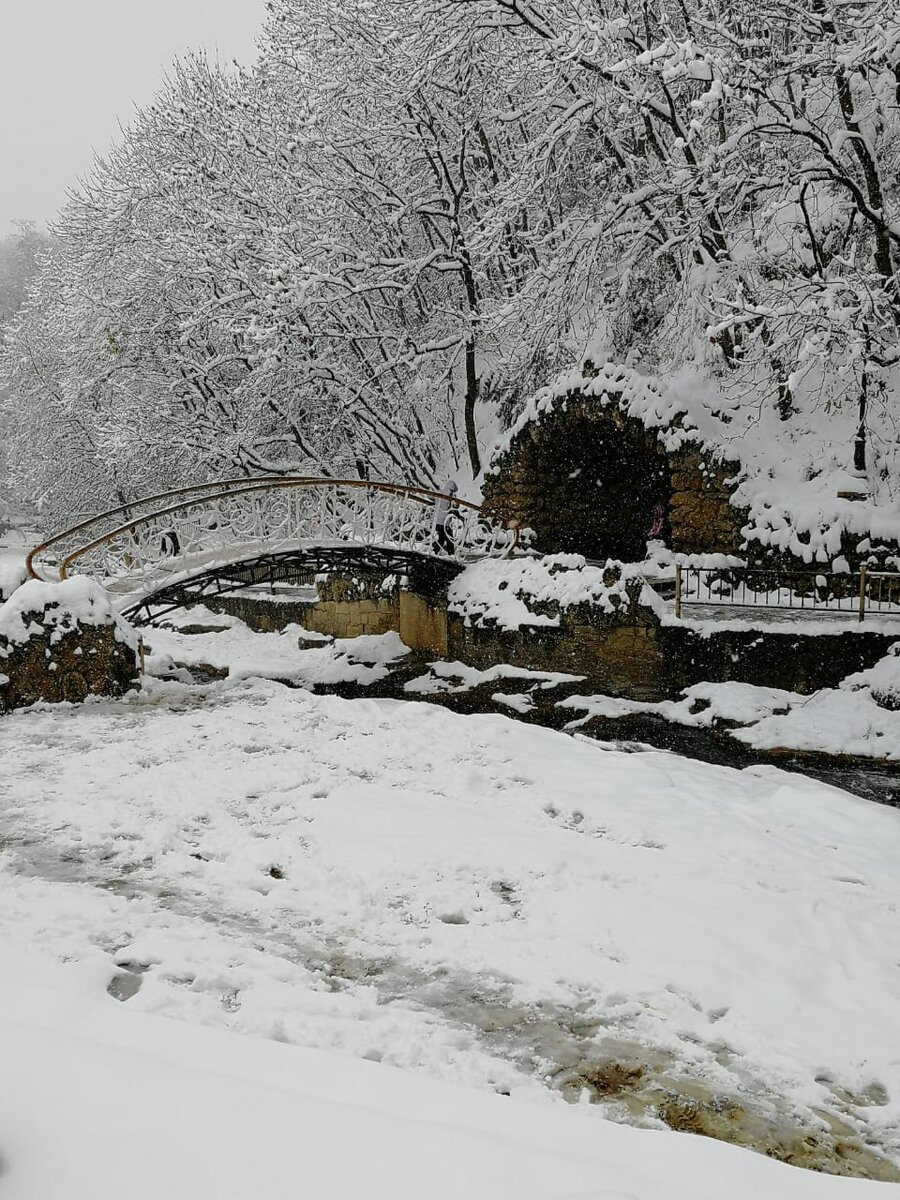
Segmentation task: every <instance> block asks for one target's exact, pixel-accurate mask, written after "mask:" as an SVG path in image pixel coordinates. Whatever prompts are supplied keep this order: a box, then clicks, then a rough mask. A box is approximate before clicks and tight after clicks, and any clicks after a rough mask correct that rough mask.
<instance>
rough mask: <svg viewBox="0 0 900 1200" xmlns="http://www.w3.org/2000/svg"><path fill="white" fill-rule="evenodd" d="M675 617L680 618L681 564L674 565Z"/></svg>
mask: <svg viewBox="0 0 900 1200" xmlns="http://www.w3.org/2000/svg"><path fill="white" fill-rule="evenodd" d="M675 616H676V617H678V618H680V617H681V563H676V564H675Z"/></svg>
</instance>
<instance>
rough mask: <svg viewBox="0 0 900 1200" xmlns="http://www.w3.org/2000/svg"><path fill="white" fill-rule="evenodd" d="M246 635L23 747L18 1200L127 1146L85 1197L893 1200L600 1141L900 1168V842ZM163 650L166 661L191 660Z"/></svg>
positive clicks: (7, 739) (379, 648) (804, 783)
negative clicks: (317, 679) (315, 674)
mask: <svg viewBox="0 0 900 1200" xmlns="http://www.w3.org/2000/svg"><path fill="white" fill-rule="evenodd" d="M223 624H230V628H229V629H226V630H224V631H223V632H220V633H208V634H202V635H196V641H195V644H196V645H198V646H199V647H200V648H199V649H198V650H197V651H195V653H196V654H197V655H198V656H199V655H200V650H201V649H202V652H203V653H202V657H203V659H205V660H206V661H208V662H209V661H211V658H212V656H213V646H214V645H215V644H216V643H217V642H218V646H219V650H218V651H217V652H216V653H218V655H219V657H220V659H221V660H222V661H226V662H229V663H230V664H231V665H233V666H235V667H237V671H236V674H235V675H234V676H232V677H230V678H229V679H226V680H223V681H221V682H215V683H211V684H208V685H203V686H197V685H191V684H188V683H182V682H179V681H177V680H174V681H173V680H161V679H152V678H151V679H147V680H146V681H145V686H144V688H143V690H142V691H141V693H140V694H136V695H134V696H132V697H129V698H127V699H125V700H123V701H117V702H109V701H98V702H95V703H91V704H88V705H85V706H82V707H79V708H72V707H69V706H57V707H55V708H44V709H35V710H30V711H25V712H18V713H15V714H12V715H9V716H7V717H5V718H4V719H3V721H2V723H0V761H2V763H3V772H2V775H0V848H2V850H0V897H2V899H0V955H2V956H3V964H2V966H0V975H2V979H3V981H4V993H3V994H4V999H3V1013H4V1022H3V1026H4V1035H3V1036H4V1043H5V1049H4V1051H3V1055H4V1057H3V1061H4V1063H5V1064H6V1065H5V1067H4V1078H5V1080H6V1081H7V1082H8V1081H9V1080H13V1084H12V1086H11V1087H10V1086H7V1087H6V1088H5V1089H2V1091H3V1092H5V1095H4V1099H3V1102H4V1104H5V1106H6V1111H4V1112H3V1113H2V1115H0V1159H2V1160H4V1161H5V1163H6V1167H7V1175H6V1176H3V1177H0V1185H5V1187H6V1189H7V1190H6V1191H5V1192H4V1196H6V1195H7V1194H8V1195H9V1196H10V1197H13V1198H14V1200H31V1198H32V1197H40V1200H46V1198H48V1197H52V1196H55V1195H66V1196H67V1197H77V1196H79V1195H80V1194H82V1193H81V1192H79V1191H78V1190H77V1187H80V1186H81V1183H80V1182H78V1181H79V1180H81V1179H83V1178H86V1177H87V1174H88V1172H89V1171H90V1170H91V1169H93V1170H94V1171H95V1172H96V1169H97V1160H98V1156H99V1155H101V1154H102V1155H103V1157H104V1159H105V1162H106V1166H104V1170H107V1169H108V1170H109V1178H110V1186H109V1188H108V1190H107V1191H106V1192H102V1191H101V1192H100V1193H97V1192H96V1191H95V1192H93V1193H90V1194H92V1195H97V1194H99V1195H101V1196H103V1195H110V1196H116V1197H123V1196H125V1197H132V1196H133V1197H134V1198H135V1200H144V1198H145V1197H149V1196H153V1197H157V1196H162V1195H165V1196H166V1197H170V1196H180V1195H182V1194H184V1195H192V1196H196V1195H204V1194H209V1195H222V1196H231V1195H235V1196H237V1195H246V1194H248V1187H250V1185H249V1184H248V1183H247V1180H248V1178H249V1176H248V1174H247V1172H248V1171H249V1172H251V1174H252V1178H253V1180H254V1185H253V1186H254V1188H255V1190H256V1191H258V1193H259V1194H266V1195H272V1196H282V1195H285V1196H286V1195H289V1194H293V1190H292V1189H294V1188H296V1187H298V1186H304V1187H307V1188H308V1190H309V1192H310V1194H318V1192H319V1191H322V1192H324V1193H327V1194H329V1195H335V1196H345V1195H346V1196H350V1195H351V1194H354V1195H355V1194H357V1193H358V1192H359V1190H360V1188H361V1186H362V1184H361V1183H360V1178H361V1177H362V1178H365V1179H367V1180H368V1181H369V1194H371V1195H373V1196H375V1197H377V1196H379V1195H381V1194H384V1195H388V1194H390V1195H392V1196H405V1195H410V1196H412V1195H416V1196H426V1195H427V1196H429V1197H430V1196H438V1197H440V1196H444V1195H446V1196H451V1195H452V1196H481V1195H484V1196H488V1195H490V1196H492V1197H497V1196H500V1197H505V1196H509V1197H513V1196H516V1197H522V1196H524V1197H528V1196H532V1195H534V1196H542V1197H556V1198H560V1200H561V1198H562V1197H567V1198H569V1197H574V1196H578V1197H579V1198H582V1200H611V1198H612V1197H616V1198H617V1200H620V1198H623V1197H630V1198H633V1200H651V1198H652V1200H656V1197H662V1196H663V1195H664V1196H666V1197H673V1196H681V1195H684V1196H685V1197H687V1196H690V1197H692V1198H700V1197H707V1196H708V1197H710V1200H712V1197H716V1198H717V1200H718V1197H721V1196H722V1195H725V1194H727V1195H729V1196H735V1197H740V1196H743V1195H744V1194H746V1195H747V1196H748V1197H749V1196H751V1195H754V1196H757V1195H765V1194H768V1195H778V1196H785V1197H792V1196H798V1197H799V1196H806V1195H810V1196H812V1195H816V1196H819V1195H828V1194H831V1193H832V1192H833V1193H834V1194H835V1195H847V1196H852V1195H855V1194H857V1193H858V1192H862V1190H866V1192H867V1193H868V1192H869V1191H870V1190H871V1189H872V1188H874V1186H875V1185H873V1184H865V1183H862V1184H860V1183H855V1182H853V1181H848V1180H838V1181H836V1180H829V1179H825V1178H824V1177H822V1176H817V1175H813V1174H810V1173H806V1172H800V1171H791V1170H789V1169H787V1168H783V1167H779V1166H777V1165H774V1164H771V1163H769V1162H767V1161H766V1160H764V1159H763V1158H762V1157H761V1156H747V1155H744V1156H743V1157H742V1156H741V1154H740V1153H739V1152H738V1151H733V1150H729V1149H727V1148H724V1147H722V1146H720V1145H717V1144H715V1143H714V1142H712V1141H710V1140H709V1139H699V1138H685V1137H682V1138H678V1137H675V1135H673V1134H669V1133H665V1132H658V1131H643V1132H636V1131H633V1130H628V1129H616V1128H612V1127H610V1125H609V1124H608V1122H606V1121H605V1120H604V1119H603V1118H604V1117H613V1118H615V1119H616V1120H618V1121H632V1122H637V1123H639V1124H644V1125H649V1126H654V1125H655V1126H657V1127H658V1129H661V1128H662V1127H663V1126H664V1125H665V1124H668V1125H670V1126H672V1127H674V1128H681V1129H694V1130H703V1131H706V1132H711V1133H714V1134H715V1135H716V1136H720V1137H724V1138H730V1139H731V1140H733V1141H736V1142H738V1143H743V1144H753V1145H756V1146H759V1147H760V1148H762V1149H765V1150H768V1151H769V1152H770V1153H774V1154H777V1155H780V1156H781V1157H784V1158H788V1159H790V1160H792V1161H796V1162H801V1163H807V1164H810V1165H819V1166H825V1167H826V1168H829V1169H833V1170H849V1171H851V1172H854V1171H855V1172H871V1173H875V1174H878V1173H879V1172H880V1173H882V1174H884V1173H888V1174H889V1173H890V1168H889V1167H887V1166H884V1165H880V1164H883V1161H884V1160H883V1158H882V1156H886V1157H887V1158H890V1159H892V1160H893V1161H894V1163H898V1164H900V1134H898V1118H900V1059H898V1056H897V1053H896V1045H895V1042H896V1038H895V1036H894V1033H893V1031H895V1030H896V1029H898V1028H900V975H898V969H897V934H896V929H897V914H898V908H900V881H898V876H897V871H896V864H897V861H898V859H900V812H897V811H894V810H890V809H885V808H881V807H878V806H875V805H872V804H869V803H867V802H865V801H861V800H856V799H854V798H852V797H850V796H848V795H846V794H845V793H842V792H840V791H838V790H836V789H833V788H829V787H827V786H824V785H821V784H818V783H815V782H812V781H809V780H806V779H803V778H799V777H797V776H789V775H785V774H782V773H780V772H778V771H776V770H773V769H769V768H754V769H752V770H748V771H744V772H737V771H733V770H728V769H725V768H719V767H712V766H708V765H705V764H701V763H696V762H691V761H689V760H686V759H681V758H678V757H676V756H673V755H667V754H663V753H655V752H654V753H645V754H639V755H629V754H624V753H620V752H616V751H610V750H606V749H603V748H602V747H600V746H598V745H596V744H594V743H591V742H588V741H586V740H581V739H579V738H577V737H569V736H565V735H563V734H557V733H553V732H550V731H546V730H541V729H537V728H534V727H525V726H522V725H520V724H517V723H516V722H514V721H512V720H508V719H505V718H502V717H460V716H456V715H453V714H451V713H448V712H446V711H444V710H442V709H439V708H436V707H433V706H429V705H427V704H421V703H416V702H406V703H404V702H391V701H374V700H356V701H344V700H340V699H338V698H336V697H330V696H314V695H312V694H310V693H309V692H308V691H304V690H300V689H295V688H289V687H286V686H284V685H283V684H281V683H277V682H274V681H271V680H265V679H260V678H254V677H253V667H254V660H255V661H256V667H257V670H262V671H263V673H265V667H266V666H271V665H272V663H273V662H274V661H275V658H274V655H275V648H276V647H279V646H280V650H281V655H282V657H281V660H280V665H281V667H282V668H284V666H285V658H286V657H287V642H286V639H285V638H284V637H281V638H279V637H278V636H277V635H249V634H248V633H247V631H246V630H243V631H242V630H241V629H239V628H237V627H235V626H234V624H233V623H228V622H223ZM150 638H151V639H152V641H153V649H154V655H153V656H152V658H151V662H154V661H155V663H156V665H157V666H160V665H161V664H163V665H164V663H165V661H166V655H167V654H169V653H171V652H172V651H173V650H175V649H177V647H178V645H179V643H180V645H181V646H182V648H184V647H185V646H186V645H187V643H188V642H190V641H194V638H192V637H190V636H189V635H185V634H177V633H170V634H162V633H161V632H158V631H154V632H152V633H151V634H150ZM166 638H168V639H169V640H168V642H166ZM256 638H263V639H266V638H267V639H268V641H257V640H256ZM295 646H296V643H295ZM266 647H268V649H266ZM396 651H397V646H396V645H395V644H394V642H393V641H392V640H391V639H386V640H385V641H384V643H378V644H373V645H372V646H370V647H369V648H368V651H367V653H365V654H362V652H361V651H360V657H361V658H362V659H365V660H367V663H366V662H364V663H363V666H364V667H365V669H367V670H377V669H378V661H379V659H380V660H381V661H383V660H384V659H389V658H390V657H391V656H392V655H393V654H394V653H396ZM263 652H265V653H267V654H270V655H271V656H272V658H271V660H270V661H269V662H268V663H267V662H265V661H264V658H263ZM294 654H295V655H296V659H297V663H296V673H297V677H298V678H299V677H302V674H303V670H304V668H302V666H301V662H302V660H304V658H305V661H307V662H309V663H310V664H312V662H313V660H315V661H316V662H318V663H319V666H318V667H317V668H316V669H317V670H321V671H326V663H327V662H328V661H330V662H331V663H332V664H334V663H335V662H337V661H339V660H342V661H343V662H344V667H345V668H346V669H347V671H348V673H349V674H352V671H353V670H357V671H358V670H359V669H361V668H360V665H359V662H358V661H356V662H354V660H353V656H352V655H350V654H349V653H348V650H347V647H346V646H341V645H338V646H337V647H336V648H329V647H317V648H313V649H306V650H299V649H295V650H294ZM309 656H312V658H310V657H309ZM316 656H318V658H317V657H316ZM319 660H321V661H319ZM372 663H374V664H375V666H374V667H373V666H371V665H367V664H372ZM287 665H288V669H289V670H290V663H288V664H287ZM309 669H310V668H306V670H309ZM342 669H343V668H342ZM32 956H34V961H33V960H32ZM44 960H47V963H45V962H44ZM51 960H56V963H59V962H65V963H66V964H67V965H66V966H65V967H59V966H56V965H52V967H51V965H48V964H50V963H51ZM35 972H37V976H39V978H38V979H37V982H36V983H35V984H34V985H33V986H32V981H31V976H32V975H33V974H34V973H35ZM26 985H27V986H26ZM107 989H109V991H108V992H107ZM113 997H115V998H118V1000H121V1001H124V1003H121V1004H119V1003H117V999H115V998H113ZM163 1017H169V1018H177V1020H178V1021H179V1022H181V1023H182V1024H181V1025H177V1024H176V1025H172V1024H170V1023H167V1022H164V1021H161V1020H160V1018H163ZM198 1026H204V1027H207V1028H206V1029H204V1030H200V1029H198V1028H197V1027H198ZM210 1027H211V1028H210ZM215 1030H218V1031H220V1032H219V1033H216V1032H215ZM221 1031H231V1032H233V1033H237V1034H243V1035H245V1036H246V1038H247V1039H248V1040H244V1039H241V1038H231V1039H229V1038H228V1037H226V1036H225V1034H224V1032H221ZM249 1039H262V1040H249ZM285 1043H287V1045H285ZM362 1060H370V1061H369V1062H363V1061H362ZM374 1063H377V1064H380V1065H379V1066H375V1065H373V1064H374ZM9 1064H12V1065H11V1066H10V1065H9ZM398 1068H399V1070H398ZM66 1080H69V1081H71V1088H69V1087H67V1085H66V1083H65V1081H66ZM494 1093H500V1095H494ZM162 1097H169V1098H172V1097H174V1098H176V1100H177V1098H178V1097H183V1099H181V1100H177V1102H176V1100H173V1101H172V1104H171V1105H167V1102H166V1101H165V1100H163V1099H162ZM566 1099H568V1100H578V1099H581V1100H582V1101H583V1102H584V1103H585V1105H586V1106H587V1107H585V1108H584V1109H582V1108H580V1107H579V1106H577V1105H576V1106H575V1107H572V1106H570V1105H567V1104H566V1103H565V1100H566ZM591 1102H593V1103H591ZM10 1110H12V1111H10ZM243 1114H246V1117H247V1124H246V1132H245V1133H244V1132H242V1131H241V1125H240V1120H239V1119H238V1116H239V1115H243ZM422 1126H424V1128H422ZM291 1128H293V1129H295V1130H297V1129H300V1128H303V1129H304V1130H307V1129H308V1130H311V1131H313V1132H310V1133H309V1137H308V1139H307V1135H306V1133H304V1134H303V1135H302V1139H301V1140H295V1141H292V1140H291V1137H290V1136H289V1133H288V1130H290V1129H291ZM107 1130H109V1131H110V1132H109V1133H107V1132H106V1131H107ZM266 1131H268V1132H266ZM98 1138H99V1139H102V1140H103V1142H104V1145H105V1144H106V1142H107V1141H108V1142H109V1144H110V1145H109V1146H107V1147H106V1149H105V1150H97V1151H96V1153H95V1152H94V1151H92V1150H91V1146H92V1145H94V1146H96V1144H97V1141H98ZM119 1138H121V1141H120V1142H118V1141H117V1139H119ZM295 1138H297V1139H300V1138H301V1135H299V1134H296V1135H295ZM92 1139H93V1141H92ZM161 1139H164V1140H168V1139H171V1145H172V1147H173V1150H172V1158H171V1161H170V1159H169V1158H168V1157H166V1156H165V1155H163V1156H162V1161H160V1157H161V1156H160V1155H159V1154H158V1153H155V1152H154V1147H155V1146H157V1145H158V1144H159V1143H160V1140H161ZM242 1139H243V1141H242ZM309 1141H311V1142H313V1143H314V1145H313V1146H312V1147H311V1148H309ZM357 1141H358V1142H359V1145H360V1147H362V1148H361V1149H360V1150H359V1151H358V1152H357V1153H355V1154H351V1155H349V1156H348V1155H347V1154H346V1152H345V1150H346V1147H347V1146H348V1145H350V1146H354V1147H355V1146H356V1143H357ZM48 1144H50V1145H57V1144H58V1145H59V1147H60V1149H59V1153H58V1154H55V1155H42V1153H41V1150H40V1147H41V1146H43V1145H48ZM402 1145H408V1146H409V1147H411V1148H410V1149H409V1152H408V1159H407V1160H406V1161H405V1162H402V1156H401V1155H400V1147H401V1146H402ZM376 1146H377V1147H378V1149H375V1148H374V1147H376ZM213 1147H215V1149H213ZM300 1147H302V1148H303V1153H302V1154H301V1153H300V1151H299V1148H300ZM341 1147H343V1151H342V1149H341ZM395 1151H396V1154H395ZM348 1158H349V1159H350V1160H351V1161H349V1162H348V1161H347V1160H348ZM129 1163H130V1164H131V1165H130V1166H129V1165H127V1164H129ZM173 1163H174V1164H175V1165H174V1166H172V1164H173ZM92 1164H93V1167H92ZM248 1164H250V1165H248ZM367 1164H368V1166H367ZM386 1164H388V1165H389V1164H393V1166H391V1167H390V1169H388V1165H386ZM398 1164H401V1165H398ZM436 1164H443V1166H439V1165H436ZM113 1166H115V1167H116V1169H115V1170H113V1169H112V1168H113ZM203 1171H208V1172H211V1173H209V1174H206V1175H204V1174H202V1172H203ZM198 1172H200V1174H199V1175H198ZM329 1172H331V1173H330V1174H328V1173H329ZM360 1172H361V1173H362V1176H360V1174H359V1173H360ZM769 1173H771V1174H769ZM432 1175H433V1177H432ZM326 1176H327V1181H326ZM113 1177H114V1178H113ZM894 1177H895V1178H896V1177H897V1176H896V1174H895V1176H894ZM64 1179H65V1180H69V1179H71V1180H74V1181H76V1182H75V1183H73V1184H71V1186H70V1185H69V1184H68V1183H67V1184H65V1185H64V1184H63V1182H62V1181H63V1180H64ZM198 1179H208V1180H209V1181H210V1183H209V1186H208V1187H207V1186H205V1185H204V1184H202V1183H198ZM423 1180H427V1182H425V1183H423ZM17 1181H18V1182H17ZM257 1184H258V1186H257ZM382 1185H383V1186H382ZM389 1186H390V1187H391V1188H392V1189H393V1190H388V1189H389ZM84 1187H85V1189H86V1188H87V1187H88V1185H87V1183H85V1185H84ZM179 1188H180V1189H181V1190H178V1189H179ZM191 1188H193V1191H191V1190H190V1189H191ZM378 1188H382V1191H379V1190H377V1189H378ZM10 1189H12V1190H10ZM129 1189H130V1190H129ZM242 1189H243V1190H242ZM84 1194H88V1192H87V1191H86V1190H85V1192H84Z"/></svg>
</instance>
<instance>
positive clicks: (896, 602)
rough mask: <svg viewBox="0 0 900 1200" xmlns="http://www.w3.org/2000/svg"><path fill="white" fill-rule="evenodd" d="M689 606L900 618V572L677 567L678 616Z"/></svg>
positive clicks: (864, 567)
mask: <svg viewBox="0 0 900 1200" xmlns="http://www.w3.org/2000/svg"><path fill="white" fill-rule="evenodd" d="M687 606H695V607H697V608H699V607H700V606H702V607H703V608H714V609H717V610H720V611H721V610H722V609H731V608H748V609H755V610H756V611H757V612H759V611H760V610H762V611H771V612H773V613H777V612H786V611H794V612H802V613H804V614H809V615H816V616H831V615H838V616H840V615H844V616H846V617H854V616H855V617H856V618H857V620H859V621H864V620H865V619H866V617H898V618H900V572H897V571H872V570H869V569H868V568H867V567H866V566H865V565H863V566H862V567H861V568H860V570H859V571H858V572H855V573H850V572H844V573H837V572H831V571H786V570H784V569H783V568H776V567H770V568H765V567H763V568H749V567H694V566H685V565H682V564H680V563H679V564H676V566H675V616H676V617H681V616H682V615H684V612H685V608H686V607H687Z"/></svg>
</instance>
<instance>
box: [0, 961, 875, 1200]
mask: <svg viewBox="0 0 900 1200" xmlns="http://www.w3.org/2000/svg"><path fill="white" fill-rule="evenodd" d="M96 974H97V968H96V966H93V967H92V968H91V967H87V968H86V967H85V966H82V965H79V966H73V965H71V964H70V965H68V966H65V967H62V966H57V965H54V964H50V963H48V962H46V961H45V960H44V959H42V958H41V957H39V956H37V955H34V954H28V953H25V952H20V951H15V950H13V949H12V948H11V947H5V948H4V951H3V953H2V959H0V1057H2V1061H3V1065H4V1087H3V1088H2V1089H0V1129H2V1131H3V1133H2V1140H0V1156H2V1163H0V1171H2V1176H3V1177H2V1185H3V1194H4V1197H5V1198H6V1200H48V1197H51V1196H53V1197H56V1196H65V1197H67V1200H98V1198H99V1200H106V1198H107V1197H116V1196H121V1197H126V1196H127V1198H128V1200H160V1198H161V1197H165V1200H199V1198H205V1197H212V1196H215V1197H216V1198H217V1200H247V1197H250V1196H260V1197H271V1198H272V1200H284V1198H285V1197H288V1196H308V1197H325V1196H327V1197H330V1198H332V1200H359V1198H360V1197H367V1198H368V1200H424V1198H426V1197H427V1200H460V1197H463V1196H464V1197H466V1198H467V1200H574V1198H575V1197H579V1198H581V1200H623V1198H624V1197H628V1200H659V1197H660V1196H665V1197H666V1198H667V1200H721V1198H722V1197H724V1196H727V1197H729V1200H758V1198H759V1197H765V1196H777V1197H779V1200H821V1198H822V1197H823V1196H833V1197H834V1200H865V1198H866V1197H869V1196H871V1194H872V1192H873V1188H872V1185H871V1184H867V1183H865V1182H861V1181H858V1180H850V1179H842V1180H836V1179H835V1180H831V1179H823V1178H822V1177H821V1176H816V1175H813V1174H811V1173H809V1172H803V1171H797V1170H793V1169H791V1168H789V1167H787V1166H784V1165H783V1164H780V1163H775V1162H772V1161H771V1160H769V1159H766V1158H763V1157H762V1156H760V1155H748V1154H747V1153H746V1152H742V1151H739V1150H735V1149H733V1148H731V1147H728V1146H724V1145H722V1144H720V1143H716V1142H713V1141H711V1140H710V1139H708V1138H685V1137H679V1136H677V1135H676V1134H673V1133H665V1132H645V1131H639V1130H634V1129H628V1128H625V1127H623V1126H616V1125H612V1124H609V1123H607V1122H601V1121H597V1120H596V1119H595V1115H594V1113H593V1112H591V1111H590V1110H589V1109H587V1108H579V1107H574V1108H573V1107H563V1106H558V1107H555V1108H552V1107H549V1106H547V1105H536V1104H532V1103H528V1102H527V1101H523V1100H519V1099H517V1098H515V1097H512V1098H509V1097H501V1096H493V1095H490V1094H479V1093H478V1092H477V1091H475V1090H473V1089H471V1088H467V1087H465V1086H460V1085H458V1084H456V1085H453V1084H442V1083H437V1082H435V1081H432V1080H428V1079H423V1078H420V1077H416V1076H414V1075H412V1074H410V1073H402V1072H399V1071H396V1070H392V1069H390V1068H389V1067H386V1066H384V1065H380V1064H378V1063H374V1062H353V1061H352V1060H349V1059H347V1058H345V1057H341V1056H339V1055H337V1054H334V1053H331V1052H327V1051H317V1050H311V1049H305V1048H302V1047H297V1046H288V1045H284V1044H283V1043H281V1044H280V1043H277V1042H274V1041H264V1040H262V1039H261V1038H259V1037H252V1036H250V1037H243V1038H235V1037H231V1036H229V1035H228V1034H227V1033H223V1032H220V1031H217V1030H214V1029H198V1028H196V1027H193V1028H188V1027H185V1026H181V1025H179V1024H178V1023H176V1022H173V1021H169V1020H165V1019H162V1018H161V1017H159V1016H154V1015H150V1014H146V1013H141V1012H138V1011H136V1010H135V1009H134V1008H133V1007H132V1004H133V1002H131V1003H130V1004H129V1005H127V1006H117V1005H116V1004H115V1003H113V1002H112V1001H110V1000H108V999H106V997H104V996H102V994H101V995H100V996H98V995H97V992H96V979H95V976H96ZM98 1130H102V1131H103V1132H104V1136H103V1137H102V1138H99V1139H98V1132H97V1131H98ZM48 1147H50V1148H52V1152H49V1151H48ZM598 1181H600V1182H599V1183H598Z"/></svg>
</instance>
